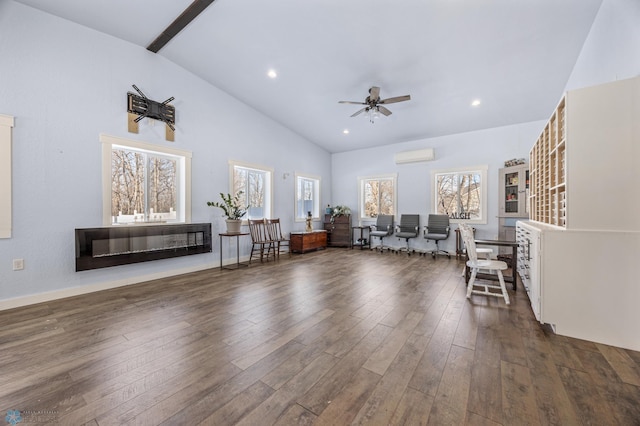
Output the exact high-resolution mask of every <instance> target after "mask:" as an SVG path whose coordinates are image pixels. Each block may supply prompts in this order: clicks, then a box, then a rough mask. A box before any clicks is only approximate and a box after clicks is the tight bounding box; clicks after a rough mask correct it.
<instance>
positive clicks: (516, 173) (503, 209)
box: [498, 164, 529, 254]
mask: <svg viewBox="0 0 640 426" xmlns="http://www.w3.org/2000/svg"><path fill="white" fill-rule="evenodd" d="M498 176H499V183H498V185H499V188H500V189H499V191H498V192H499V194H498V196H499V198H500V204H499V206H498V218H499V221H498V223H499V228H498V239H499V240H502V241H515V240H516V226H515V225H516V220H518V219H528V218H529V208H528V206H529V165H528V164H520V165H518V166H512V167H505V168H503V169H500V171H499V173H498ZM510 252H511V249H510V248H509V247H500V254H508V253H510Z"/></svg>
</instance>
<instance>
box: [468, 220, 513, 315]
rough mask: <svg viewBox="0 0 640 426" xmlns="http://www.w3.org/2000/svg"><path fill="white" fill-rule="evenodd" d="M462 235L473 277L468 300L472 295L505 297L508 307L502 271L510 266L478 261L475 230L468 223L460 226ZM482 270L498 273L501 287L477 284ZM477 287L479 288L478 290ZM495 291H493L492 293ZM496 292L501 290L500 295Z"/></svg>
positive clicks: (489, 261) (489, 283) (490, 283)
mask: <svg viewBox="0 0 640 426" xmlns="http://www.w3.org/2000/svg"><path fill="white" fill-rule="evenodd" d="M460 233H461V234H462V240H463V241H464V244H465V247H466V250H467V257H468V258H469V260H467V266H468V267H469V268H470V269H471V277H470V278H469V283H468V284H467V299H470V298H471V294H482V295H484V296H496V297H503V298H504V301H505V303H506V304H507V305H508V304H509V303H510V301H509V294H508V293H507V288H506V286H505V284H504V276H503V275H502V271H504V270H505V269H508V268H509V266H508V265H507V264H506V263H505V262H503V261H501V260H480V259H478V253H477V251H476V242H475V239H474V236H473V229H472V228H471V227H470V226H469V225H467V224H466V223H461V224H460ZM480 269H488V270H489V272H490V273H496V274H497V275H498V281H499V282H500V285H496V284H492V282H488V283H481V284H479V283H476V282H475V281H476V275H477V274H478V271H479V270H480ZM475 287H478V289H476V288H475ZM492 290H493V291H492ZM496 290H499V291H500V292H499V293H498V292H497V291H496Z"/></svg>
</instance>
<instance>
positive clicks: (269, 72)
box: [267, 70, 278, 78]
mask: <svg viewBox="0 0 640 426" xmlns="http://www.w3.org/2000/svg"><path fill="white" fill-rule="evenodd" d="M267 75H268V76H269V77H270V78H276V77H277V76H278V73H277V72H276V70H269V71H268V72H267Z"/></svg>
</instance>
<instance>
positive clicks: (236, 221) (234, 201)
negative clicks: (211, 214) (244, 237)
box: [207, 191, 249, 234]
mask: <svg viewBox="0 0 640 426" xmlns="http://www.w3.org/2000/svg"><path fill="white" fill-rule="evenodd" d="M242 194H243V191H239V192H238V193H236V195H235V196H231V194H223V193H222V192H221V193H220V198H222V202H219V201H216V202H213V201H207V205H208V206H210V207H218V208H220V209H222V211H224V215H225V216H226V217H227V219H226V222H227V233H229V234H237V233H239V232H240V225H241V224H242V217H243V216H244V215H245V214H247V210H248V209H249V206H248V205H247V206H243V205H242V204H241V201H240V197H241V196H242Z"/></svg>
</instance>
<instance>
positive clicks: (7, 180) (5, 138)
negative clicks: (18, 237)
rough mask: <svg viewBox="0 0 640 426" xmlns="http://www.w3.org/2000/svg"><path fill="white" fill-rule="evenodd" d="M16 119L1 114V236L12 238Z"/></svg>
mask: <svg viewBox="0 0 640 426" xmlns="http://www.w3.org/2000/svg"><path fill="white" fill-rule="evenodd" d="M13 125H14V119H13V117H11V116H9V115H2V114H0V238H11V230H12V226H13V225H12V217H11V199H12V197H13V196H12V195H11V194H12V191H11V179H12V177H11V175H12V172H11V158H12V157H11V145H12V141H11V140H12V134H13V131H12V129H13Z"/></svg>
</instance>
